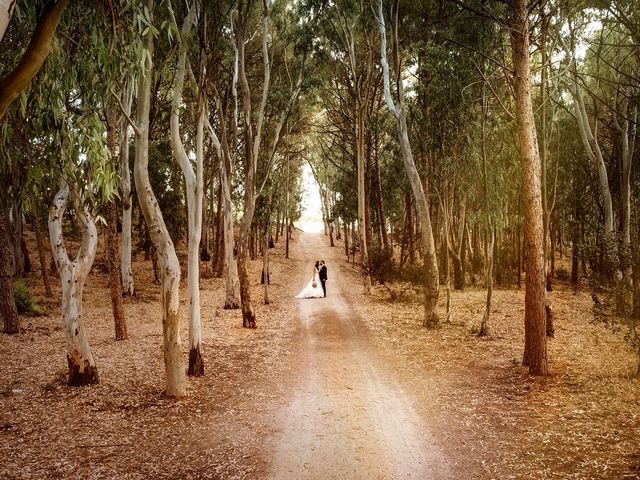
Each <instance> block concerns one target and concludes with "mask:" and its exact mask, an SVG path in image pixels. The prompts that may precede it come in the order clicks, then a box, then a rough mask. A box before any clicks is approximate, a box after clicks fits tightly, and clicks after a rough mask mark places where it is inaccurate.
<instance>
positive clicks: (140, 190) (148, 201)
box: [132, 0, 187, 397]
mask: <svg viewBox="0 0 640 480" xmlns="http://www.w3.org/2000/svg"><path fill="white" fill-rule="evenodd" d="M153 13H154V0H147V3H146V6H145V9H144V11H143V12H140V13H139V15H143V18H142V20H143V21H142V22H141V24H143V25H145V27H144V28H145V30H144V31H143V35H142V43H141V51H142V52H143V68H142V71H141V72H140V75H139V78H138V94H137V107H136V120H135V124H133V125H132V127H133V129H134V131H135V135H136V136H135V152H136V156H135V163H134V170H133V174H134V175H133V176H134V180H135V185H136V192H137V194H138V201H139V202H140V209H141V210H142V213H143V215H144V218H145V222H146V224H147V228H148V231H149V236H150V237H151V241H152V242H153V245H154V247H155V249H156V255H157V258H158V261H159V264H160V272H161V278H160V282H161V285H162V331H163V352H164V363H165V369H166V374H167V388H166V394H167V395H168V396H170V397H182V396H184V395H186V393H187V384H186V378H185V372H184V368H183V366H182V340H181V338H180V322H179V317H178V308H179V306H180V263H179V262H178V256H177V255H176V249H175V247H174V245H173V241H172V240H171V237H170V236H169V231H168V230H167V225H166V224H165V221H164V218H163V216H162V211H161V210H160V207H159V205H158V201H157V199H156V196H155V195H154V192H153V189H152V188H151V182H150V180H149V110H150V107H151V87H152V85H153V54H154V34H156V32H157V30H155V28H153Z"/></svg>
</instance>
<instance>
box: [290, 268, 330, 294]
mask: <svg viewBox="0 0 640 480" xmlns="http://www.w3.org/2000/svg"><path fill="white" fill-rule="evenodd" d="M319 269H320V262H316V265H315V268H314V269H313V277H311V280H310V281H309V283H307V286H306V287H304V288H303V289H302V291H301V292H300V293H299V294H298V295H296V298H322V297H324V292H323V291H322V287H321V286H320V282H319V281H318V280H317V276H318V272H319V271H320V270H319Z"/></svg>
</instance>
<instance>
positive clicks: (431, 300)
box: [378, 0, 440, 328]
mask: <svg viewBox="0 0 640 480" xmlns="http://www.w3.org/2000/svg"><path fill="white" fill-rule="evenodd" d="M391 12H392V35H393V51H394V53H395V55H394V60H395V62H394V63H395V72H394V78H396V79H397V82H396V92H397V101H398V103H397V104H396V102H395V101H394V99H393V97H392V94H391V80H390V73H389V71H390V69H389V62H388V60H387V29H386V25H385V17H384V9H383V2H382V0H379V2H378V22H379V25H380V52H381V57H380V62H381V64H382V71H383V73H384V97H385V99H386V101H387V106H388V108H389V111H390V112H391V113H392V114H393V115H394V116H395V118H396V120H397V124H398V141H399V143H400V152H401V153H402V160H403V162H404V167H405V171H406V173H407V176H408V177H409V182H410V183H411V189H412V191H413V197H414V199H415V201H416V206H417V208H418V214H419V216H420V225H421V227H422V230H421V239H422V248H423V253H424V257H425V258H424V274H425V278H424V281H425V283H424V319H423V325H424V326H425V327H428V328H434V327H436V326H437V325H438V322H439V318H438V297H439V293H440V292H439V278H438V259H437V257H436V246H435V242H434V239H433V229H432V227H431V213H430V211H429V202H428V201H427V197H426V195H425V192H424V188H423V186H422V180H421V179H420V174H419V173H418V169H417V167H416V164H415V161H414V160H413V152H412V150H411V144H410V142H409V132H408V128H407V118H406V113H405V101H404V86H403V81H402V63H401V61H400V52H399V49H400V46H399V44H398V3H397V2H394V3H393V4H392V8H391Z"/></svg>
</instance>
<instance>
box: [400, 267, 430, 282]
mask: <svg viewBox="0 0 640 480" xmlns="http://www.w3.org/2000/svg"><path fill="white" fill-rule="evenodd" d="M400 279H401V280H403V281H405V282H409V283H413V284H414V285H424V265H422V262H420V263H407V264H406V265H405V266H404V267H403V268H402V272H401V274H400Z"/></svg>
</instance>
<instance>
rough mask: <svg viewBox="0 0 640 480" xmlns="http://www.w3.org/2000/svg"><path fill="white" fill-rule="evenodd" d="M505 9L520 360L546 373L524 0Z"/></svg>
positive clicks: (537, 162) (536, 372) (539, 225)
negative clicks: (518, 240)
mask: <svg viewBox="0 0 640 480" xmlns="http://www.w3.org/2000/svg"><path fill="white" fill-rule="evenodd" d="M511 9H512V12H511V14H512V18H511V21H512V22H511V29H510V34H511V52H512V61H513V68H514V92H515V103H516V120H517V125H518V139H519V144H520V158H521V168H522V194H523V204H524V207H525V238H526V244H525V270H526V274H527V279H526V290H525V350H524V358H523V362H522V363H523V365H526V366H528V367H529V373H531V374H533V375H546V374H547V343H546V320H545V268H544V246H543V240H544V239H543V230H544V226H543V211H542V192H541V179H540V157H539V154H538V142H537V140H536V127H535V119H534V115H533V106H532V101H531V66H530V58H529V33H530V30H529V12H528V0H514V2H513V3H512V4H511Z"/></svg>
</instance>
